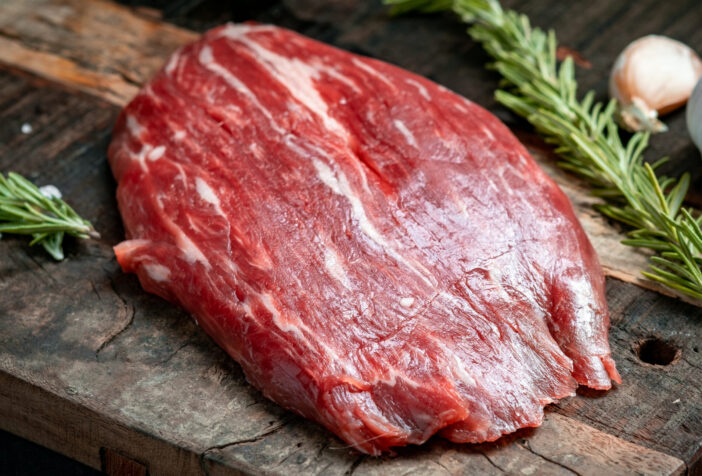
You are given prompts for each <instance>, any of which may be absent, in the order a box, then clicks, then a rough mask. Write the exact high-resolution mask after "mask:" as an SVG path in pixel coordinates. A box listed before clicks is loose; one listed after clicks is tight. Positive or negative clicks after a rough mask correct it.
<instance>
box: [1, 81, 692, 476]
mask: <svg viewBox="0 0 702 476" xmlns="http://www.w3.org/2000/svg"><path fill="white" fill-rule="evenodd" d="M0 106H1V107H0V123H1V124H4V125H6V126H5V127H3V128H0V170H7V169H10V168H12V169H14V170H16V171H18V172H20V173H23V174H25V175H27V176H29V177H31V178H32V179H33V180H34V181H35V182H36V183H38V184H46V183H54V184H55V185H57V186H59V188H61V190H62V191H63V192H64V194H65V196H66V198H67V200H68V201H69V202H70V203H71V204H73V205H74V206H75V208H76V210H77V211H78V212H79V213H80V214H82V215H83V216H86V217H87V218H89V219H90V220H93V221H94V222H95V223H96V225H97V227H98V229H99V230H100V231H101V233H102V235H103V237H102V239H101V240H100V241H98V242H94V241H91V242H76V241H68V243H67V248H66V254H67V259H66V260H65V261H64V262H61V263H56V262H54V261H52V260H51V259H50V258H48V257H47V256H45V254H44V253H43V251H41V250H40V249H34V248H29V247H28V246H27V240H25V239H22V238H14V237H4V238H3V239H2V240H0V428H2V429H5V430H8V431H11V432H13V433H16V434H18V435H20V436H22V437H25V438H28V439H31V440H33V441H36V442H38V443H40V444H42V445H45V446H47V447H49V448H51V449H54V450H56V451H59V452H61V453H63V454H67V455H68V456H70V457H72V458H75V459H77V460H79V461H81V462H84V463H86V464H88V465H90V466H92V467H95V468H100V467H102V466H101V465H102V464H103V460H104V459H103V458H101V450H102V449H103V448H105V449H109V450H110V451H112V452H115V453H118V454H120V455H122V456H124V457H126V458H128V459H133V460H135V461H137V462H139V463H141V464H143V465H145V466H146V467H147V470H148V471H149V474H152V475H154V474H174V473H177V472H181V473H186V472H187V473H188V474H198V473H208V474H213V475H214V474H239V473H243V474H284V475H286V476H287V475H293V474H315V473H316V474H350V473H356V474H364V473H365V474H392V473H396V472H406V471H411V470H412V471H418V472H429V473H431V472H434V473H441V474H445V473H446V472H448V473H449V474H464V473H471V472H474V473H481V474H505V473H507V474H514V473H519V472H520V471H522V470H524V469H526V470H527V472H526V473H523V472H522V474H529V473H530V472H531V473H530V474H559V475H560V474H572V472H577V473H580V474H592V473H588V471H589V469H588V468H595V470H597V471H599V472H600V473H601V474H604V473H607V474H633V473H639V474H679V473H681V472H683V471H684V470H685V469H686V467H687V468H691V469H694V468H695V466H694V465H696V464H697V463H696V462H697V461H698V459H699V454H698V448H699V444H700V441H702V428H700V424H699V418H698V416H699V415H700V414H701V413H702V409H701V408H700V405H701V402H702V391H701V390H700V387H699V386H695V385H694V383H695V382H699V381H701V380H702V370H701V369H702V358H701V357H700V354H699V349H697V351H695V345H697V343H698V342H699V340H700V339H699V337H700V336H699V326H698V324H697V323H698V322H699V321H700V319H702V309H699V308H695V307H693V306H690V305H687V304H684V303H681V302H680V301H676V300H673V299H670V298H666V297H663V296H660V295H658V294H656V293H653V292H649V291H643V290H641V289H640V288H638V287H636V286H633V285H630V284H626V283H621V282H619V281H616V280H609V281H608V299H609V301H610V305H611V306H612V312H613V325H614V327H613V330H612V336H613V339H612V345H613V353H614V357H615V359H616V360H617V362H618V364H619V367H620V370H621V372H622V374H623V377H624V383H623V384H622V385H621V386H619V387H618V388H616V389H614V390H612V391H610V392H607V393H601V394H597V395H591V394H584V395H581V396H578V397H574V398H571V399H567V400H564V401H563V402H561V403H560V404H559V406H552V407H549V413H548V418H547V420H546V422H545V424H544V425H543V426H542V427H541V428H539V429H537V430H525V431H522V432H519V433H518V434H516V435H512V436H510V437H507V438H503V439H502V440H500V441H499V442H497V443H494V444H487V445H478V446H471V445H456V444H451V443H448V442H445V441H442V440H440V439H438V438H437V439H433V440H432V441H431V442H430V443H429V444H427V445H424V446H421V447H412V448H407V449H402V450H400V451H399V452H398V455H397V456H395V457H386V458H381V459H373V458H366V457H365V456H363V455H361V454H359V453H357V452H356V451H354V450H352V449H349V448H348V447H346V446H345V445H344V444H343V443H342V442H341V441H340V440H338V439H337V438H336V437H334V436H333V435H331V434H330V433H329V432H327V431H326V430H324V429H322V428H320V427H319V426H318V425H316V424H313V423H311V422H309V421H307V420H304V419H302V418H299V417H297V416H295V415H292V414H290V413H289V412H286V411H284V410H282V409H281V408H279V407H278V406H277V405H275V404H273V403H272V402H270V401H268V400H266V399H265V398H263V397H262V395H261V394H260V393H259V392H257V391H256V390H255V389H253V388H252V387H251V386H250V385H249V384H248V383H247V382H246V380H245V378H244V376H243V373H242V372H241V369H240V368H239V366H238V365H236V364H235V363H234V362H233V361H232V360H231V359H230V358H229V357H228V356H227V355H226V354H225V353H224V352H223V351H221V350H220V349H219V348H218V347H217V346H216V345H215V344H214V343H213V342H212V341H211V340H210V339H209V338H208V337H207V336H206V335H205V334H204V333H203V332H202V331H201V330H200V329H199V328H198V327H197V326H196V325H195V323H194V322H193V321H192V320H191V319H190V318H189V317H188V316H187V315H185V313H184V312H183V311H181V310H179V309H177V308H175V307H174V306H171V305H170V304H168V303H166V302H165V301H163V300H161V299H159V298H157V297H155V296H152V295H148V294H146V293H144V292H143V291H142V290H141V288H140V286H139V283H138V281H137V279H136V278H135V276H133V275H126V274H124V273H122V272H121V271H120V270H119V267H118V265H117V263H116V262H115V259H114V256H113V253H112V250H111V246H112V245H114V244H116V243H117V242H119V241H120V240H121V239H122V236H123V230H122V227H121V225H120V219H119V216H118V214H117V210H116V205H115V201H114V190H115V184H114V181H113V179H112V177H111V174H110V171H109V168H108V165H107V161H106V157H105V149H106V145H107V143H108V141H109V137H110V127H111V124H112V121H113V120H114V118H115V116H116V114H117V112H118V108H117V107H114V106H111V105H109V104H107V103H105V102H102V101H99V100H97V99H95V98H91V97H88V96H85V95H81V94H71V93H70V92H66V91H64V90H62V89H58V88H55V87H53V86H51V85H48V84H46V83H45V82H42V81H39V82H37V81H36V80H34V79H32V78H22V77H17V76H15V75H13V74H8V73H3V72H0ZM25 123H28V124H31V125H32V128H33V131H32V132H31V133H30V134H23V133H22V132H21V126H22V124H25ZM653 332H655V333H656V334H657V335H658V337H660V338H661V339H663V340H666V341H671V342H674V343H675V346H676V349H679V350H680V358H679V360H678V361H677V362H675V363H674V364H671V365H670V366H667V367H656V366H651V365H647V364H644V363H642V362H641V361H640V360H639V359H638V358H637V357H636V355H635V353H633V350H632V346H634V345H635V344H636V342H638V340H640V339H641V338H642V337H649V336H650V335H651V334H652V333H653ZM686 382H692V383H693V384H692V385H690V384H686ZM676 400H679V401H678V402H677V403H675V401H676ZM634 403H635V405H634ZM625 440H628V441H629V442H630V443H627V441H625ZM103 454H104V450H103ZM620 455H628V456H626V457H622V456H620ZM532 471H533V472H532Z"/></svg>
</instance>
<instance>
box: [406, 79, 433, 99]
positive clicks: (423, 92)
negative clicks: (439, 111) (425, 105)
mask: <svg viewBox="0 0 702 476" xmlns="http://www.w3.org/2000/svg"><path fill="white" fill-rule="evenodd" d="M405 81H406V82H407V84H411V85H412V86H414V87H415V88H417V91H419V94H420V95H421V96H422V97H423V98H424V99H426V100H427V101H431V96H429V91H427V88H425V87H424V86H422V85H421V84H419V83H418V82H417V81H415V80H414V79H406V80H405Z"/></svg>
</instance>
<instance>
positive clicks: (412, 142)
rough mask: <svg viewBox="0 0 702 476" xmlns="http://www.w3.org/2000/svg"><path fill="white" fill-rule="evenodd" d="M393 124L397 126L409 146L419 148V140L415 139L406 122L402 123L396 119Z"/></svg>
mask: <svg viewBox="0 0 702 476" xmlns="http://www.w3.org/2000/svg"><path fill="white" fill-rule="evenodd" d="M392 122H393V124H395V127H396V128H397V130H398V131H400V133H401V134H402V136H403V137H404V138H405V140H406V141H407V143H408V144H409V145H411V146H412V147H415V148H419V146H417V140H416V139H415V138H414V135H413V134H412V132H411V131H410V130H409V129H408V128H407V126H406V125H405V123H404V122H402V121H401V120H399V119H395V120H394V121H392Z"/></svg>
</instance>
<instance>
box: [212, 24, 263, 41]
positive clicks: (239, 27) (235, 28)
mask: <svg viewBox="0 0 702 476" xmlns="http://www.w3.org/2000/svg"><path fill="white" fill-rule="evenodd" d="M275 28H276V27H274V26H272V25H254V24H249V23H227V25H226V26H225V27H224V28H223V29H222V31H221V32H220V33H219V35H218V36H219V37H224V38H239V37H241V36H243V35H246V34H248V33H258V32H264V31H274V30H275Z"/></svg>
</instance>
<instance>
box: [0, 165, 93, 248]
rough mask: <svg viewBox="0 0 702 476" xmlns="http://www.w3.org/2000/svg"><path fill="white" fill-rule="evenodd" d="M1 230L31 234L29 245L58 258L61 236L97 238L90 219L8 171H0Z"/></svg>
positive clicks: (61, 242)
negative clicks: (6, 172)
mask: <svg viewBox="0 0 702 476" xmlns="http://www.w3.org/2000/svg"><path fill="white" fill-rule="evenodd" d="M0 233H17V234H21V235H32V237H33V238H32V241H31V242H30V245H36V244H40V245H42V246H43V247H44V249H45V250H46V251H47V252H48V253H49V254H50V255H51V256H52V257H53V258H54V259H56V260H57V261H60V260H62V259H63V249H62V248H61V245H62V244H63V237H64V235H66V234H69V235H72V236H75V237H78V238H99V237H100V235H99V234H98V232H96V231H95V229H94V228H93V226H92V225H91V224H90V222H89V221H87V220H84V219H82V218H81V217H80V216H79V215H78V214H77V213H76V212H75V211H74V210H73V209H72V208H71V207H70V206H68V204H67V203H66V202H64V201H63V200H61V199H60V198H57V197H49V196H45V195H44V194H42V193H41V191H40V190H39V189H38V188H37V187H36V186H35V185H34V184H33V183H31V182H30V181H29V180H27V179H25V178H24V177H22V176H21V175H19V174H16V173H13V172H10V173H9V174H7V178H5V177H4V176H3V175H2V174H0Z"/></svg>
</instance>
